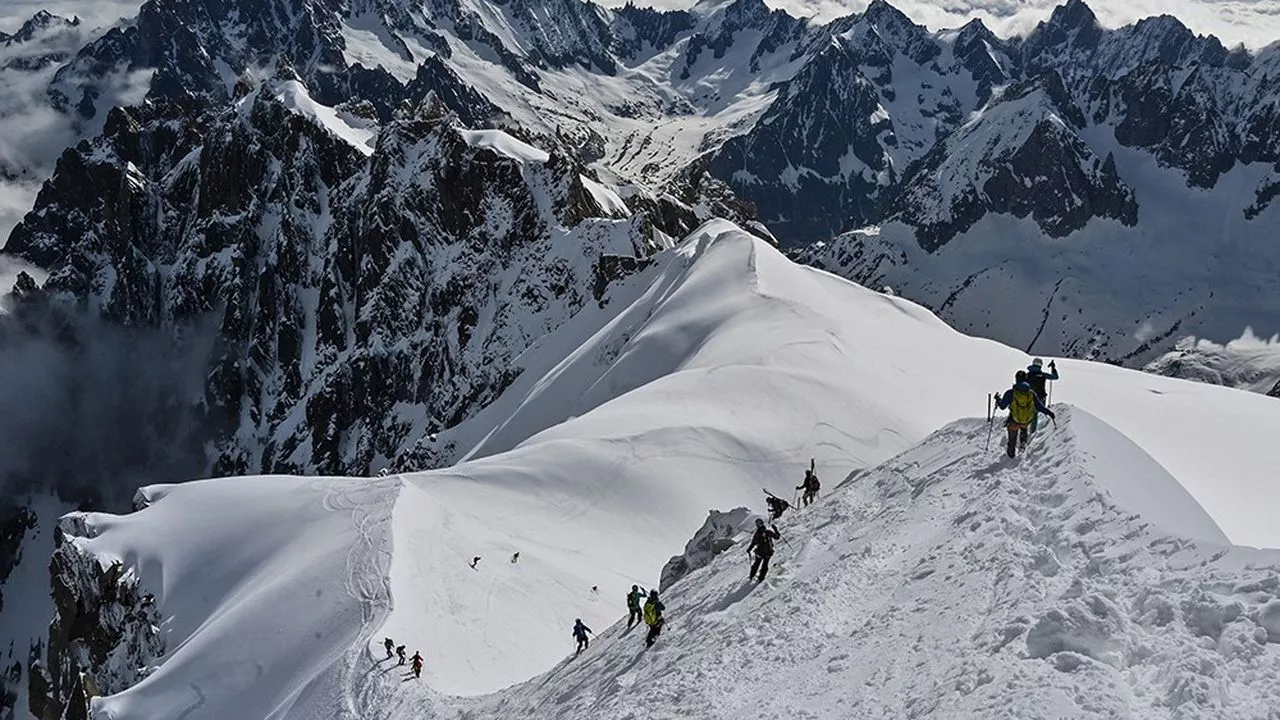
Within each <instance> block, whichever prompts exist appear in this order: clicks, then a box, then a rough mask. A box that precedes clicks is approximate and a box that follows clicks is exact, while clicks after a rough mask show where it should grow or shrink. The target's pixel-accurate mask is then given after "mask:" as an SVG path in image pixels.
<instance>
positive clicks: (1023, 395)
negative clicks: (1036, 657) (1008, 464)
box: [994, 370, 1055, 457]
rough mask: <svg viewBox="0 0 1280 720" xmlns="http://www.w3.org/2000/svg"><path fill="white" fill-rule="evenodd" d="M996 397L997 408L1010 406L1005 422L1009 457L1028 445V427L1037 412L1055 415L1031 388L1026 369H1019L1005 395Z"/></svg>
mask: <svg viewBox="0 0 1280 720" xmlns="http://www.w3.org/2000/svg"><path fill="white" fill-rule="evenodd" d="M994 397H995V401H996V408H997V409H1000V410H1004V409H1005V408H1009V417H1008V418H1007V419H1006V420H1005V423H1004V426H1005V428H1006V429H1007V430H1008V431H1009V444H1008V447H1006V448H1005V450H1006V451H1007V452H1008V453H1009V457H1013V456H1014V454H1015V452H1016V451H1017V449H1018V448H1025V447H1026V446H1027V428H1029V427H1031V424H1032V423H1033V422H1035V419H1036V413H1037V412H1042V413H1044V414H1045V415H1048V416H1049V417H1051V418H1053V417H1055V416H1054V414H1053V411H1052V410H1050V409H1049V408H1047V407H1045V406H1044V403H1042V402H1040V398H1039V397H1037V396H1036V391H1035V390H1032V389H1031V385H1030V383H1028V382H1027V373H1026V371H1024V370H1019V371H1018V372H1017V374H1016V375H1014V384H1013V387H1011V388H1009V389H1008V390H1005V391H1004V394H1003V395H1000V394H998V393H997V394H995V396H994Z"/></svg>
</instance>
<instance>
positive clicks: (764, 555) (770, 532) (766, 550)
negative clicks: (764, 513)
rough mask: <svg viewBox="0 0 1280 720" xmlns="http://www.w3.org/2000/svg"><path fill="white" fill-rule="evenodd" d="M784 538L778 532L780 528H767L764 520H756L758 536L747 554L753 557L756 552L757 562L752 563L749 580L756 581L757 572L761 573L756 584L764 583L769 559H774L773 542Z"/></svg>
mask: <svg viewBox="0 0 1280 720" xmlns="http://www.w3.org/2000/svg"><path fill="white" fill-rule="evenodd" d="M781 537H782V534H781V533H779V532H778V528H776V527H773V526H772V525H771V526H769V527H765V524H764V520H763V519H761V518H756V534H755V535H753V536H752V537H751V544H750V545H748V546H747V554H748V555H751V554H752V551H754V552H755V560H754V561H753V562H752V563H751V574H750V575H748V576H747V579H748V580H756V572H757V571H759V573H760V579H759V580H756V582H764V576H765V574H766V573H768V572H769V558H771V557H773V541H774V540H777V539H779V538H781Z"/></svg>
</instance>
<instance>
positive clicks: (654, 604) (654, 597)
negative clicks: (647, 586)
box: [644, 590, 667, 647]
mask: <svg viewBox="0 0 1280 720" xmlns="http://www.w3.org/2000/svg"><path fill="white" fill-rule="evenodd" d="M666 609H667V608H666V606H665V605H663V604H662V601H661V600H659V599H658V591H657V590H650V591H649V599H648V600H647V601H645V604H644V623H645V624H646V625H648V626H649V634H648V635H646V636H645V638H644V646H645V647H653V643H654V641H655V640H657V639H658V635H659V633H661V632H662V624H663V623H664V622H666V620H665V619H664V618H663V617H662V611H663V610H666Z"/></svg>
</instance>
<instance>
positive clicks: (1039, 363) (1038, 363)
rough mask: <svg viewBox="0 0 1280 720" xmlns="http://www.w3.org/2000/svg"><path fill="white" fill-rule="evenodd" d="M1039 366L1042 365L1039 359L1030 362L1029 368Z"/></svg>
mask: <svg viewBox="0 0 1280 720" xmlns="http://www.w3.org/2000/svg"><path fill="white" fill-rule="evenodd" d="M1041 365H1044V361H1043V360H1041V359H1040V358H1036V359H1035V360H1032V361H1031V367H1040V366H1041Z"/></svg>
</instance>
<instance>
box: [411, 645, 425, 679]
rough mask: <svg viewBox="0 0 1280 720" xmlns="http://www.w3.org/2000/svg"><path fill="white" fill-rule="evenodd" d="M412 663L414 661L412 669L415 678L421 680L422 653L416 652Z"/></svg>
mask: <svg viewBox="0 0 1280 720" xmlns="http://www.w3.org/2000/svg"><path fill="white" fill-rule="evenodd" d="M412 661H413V665H412V666H411V667H412V668H413V676H414V677H415V678H421V677H422V653H419V652H418V651H417V650H414V651H413V658H412Z"/></svg>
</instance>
